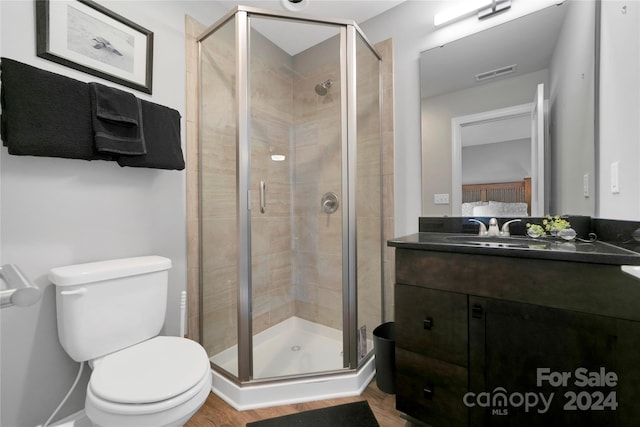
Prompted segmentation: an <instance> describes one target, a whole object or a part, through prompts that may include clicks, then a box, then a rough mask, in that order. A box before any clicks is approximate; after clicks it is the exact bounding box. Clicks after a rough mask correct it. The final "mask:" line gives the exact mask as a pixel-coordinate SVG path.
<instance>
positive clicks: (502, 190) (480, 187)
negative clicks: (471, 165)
mask: <svg viewBox="0 0 640 427" xmlns="http://www.w3.org/2000/svg"><path fill="white" fill-rule="evenodd" d="M474 202H485V203H486V202H502V203H526V204H527V215H531V178H524V179H523V180H522V181H512V182H494V183H487V184H465V185H463V186H462V203H463V204H465V203H467V204H468V203H474ZM463 216H466V215H464V213H463Z"/></svg>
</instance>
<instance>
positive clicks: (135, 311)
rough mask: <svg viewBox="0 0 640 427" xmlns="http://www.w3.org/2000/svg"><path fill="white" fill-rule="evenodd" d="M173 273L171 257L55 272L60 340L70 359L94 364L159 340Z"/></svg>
mask: <svg viewBox="0 0 640 427" xmlns="http://www.w3.org/2000/svg"><path fill="white" fill-rule="evenodd" d="M170 268H171V260H170V259H168V258H164V257H160V256H143V257H136V258H123V259H115V260H109V261H100V262H92V263H87V264H77V265H70V266H66V267H58V268H53V269H51V270H50V271H49V280H51V282H52V283H53V284H55V285H56V308H57V317H58V338H59V340H60V343H61V344H62V347H63V348H64V349H65V351H66V352H67V353H68V354H69V356H71V358H72V359H73V360H75V361H78V362H80V361H86V360H92V359H95V358H97V357H101V356H104V355H106V354H109V353H112V352H114V351H117V350H120V349H123V348H125V347H129V346H131V345H133V344H137V343H139V342H141V341H144V340H147V339H149V338H152V337H154V336H156V335H158V333H159V332H160V329H161V328H162V325H163V324H164V318H165V312H166V308H167V286H168V280H167V278H168V270H169V269H170Z"/></svg>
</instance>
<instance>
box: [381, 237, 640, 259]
mask: <svg viewBox="0 0 640 427" xmlns="http://www.w3.org/2000/svg"><path fill="white" fill-rule="evenodd" d="M387 244H388V246H391V247H395V248H405V249H417V250H425V251H437V252H456V253H468V254H482V255H494V256H506V257H517V258H536V259H548V260H556V261H572V262H588V263H596V264H612V265H640V253H638V252H634V251H631V250H628V249H625V248H622V247H619V246H616V245H613V244H610V243H606V242H602V241H595V242H592V243H584V242H580V241H563V240H561V239H557V238H539V239H532V238H528V237H524V236H513V237H509V238H503V237H485V236H478V235H474V234H469V233H464V234H463V233H439V232H420V233H416V234H411V235H409V236H404V237H398V238H395V239H391V240H389V241H388V242H387Z"/></svg>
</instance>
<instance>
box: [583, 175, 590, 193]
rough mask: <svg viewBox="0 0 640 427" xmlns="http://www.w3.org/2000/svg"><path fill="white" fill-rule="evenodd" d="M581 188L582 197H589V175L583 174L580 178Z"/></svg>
mask: <svg viewBox="0 0 640 427" xmlns="http://www.w3.org/2000/svg"><path fill="white" fill-rule="evenodd" d="M582 188H583V192H584V197H585V198H587V197H589V174H588V173H585V174H584V176H583V177H582Z"/></svg>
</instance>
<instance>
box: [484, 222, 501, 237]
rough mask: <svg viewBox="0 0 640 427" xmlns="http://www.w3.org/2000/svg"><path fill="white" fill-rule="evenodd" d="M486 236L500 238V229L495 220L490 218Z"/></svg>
mask: <svg viewBox="0 0 640 427" xmlns="http://www.w3.org/2000/svg"><path fill="white" fill-rule="evenodd" d="M487 236H489V237H498V236H500V229H499V228H498V220H497V219H495V218H491V219H490V220H489V230H488V231H487Z"/></svg>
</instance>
